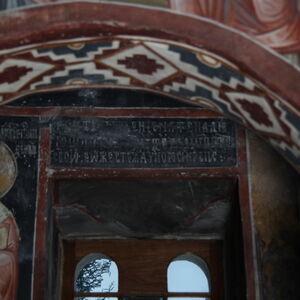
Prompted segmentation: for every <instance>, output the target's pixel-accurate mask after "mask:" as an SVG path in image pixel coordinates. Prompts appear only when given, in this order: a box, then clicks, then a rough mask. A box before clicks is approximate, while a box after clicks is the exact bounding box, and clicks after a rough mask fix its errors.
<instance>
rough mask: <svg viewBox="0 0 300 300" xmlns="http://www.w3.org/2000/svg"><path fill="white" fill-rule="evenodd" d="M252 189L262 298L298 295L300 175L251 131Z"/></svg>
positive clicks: (292, 298)
mask: <svg viewBox="0 0 300 300" xmlns="http://www.w3.org/2000/svg"><path fill="white" fill-rule="evenodd" d="M249 142H250V153H251V160H250V170H251V193H252V201H253V209H254V220H255V226H256V238H257V250H258V269H259V275H260V284H261V288H262V290H261V294H262V299H266V300H267V299H272V300H277V299H278V300H282V299H289V300H296V299H299V298H300V286H299V269H300V257H299V253H300V240H299V234H300V223H299V213H298V212H299V210H298V204H299V203H298V199H297V186H298V185H299V175H297V174H296V173H295V172H294V170H293V169H291V168H290V166H289V165H287V164H286V162H285V161H283V160H282V158H281V157H280V156H279V155H278V154H277V153H276V152H275V151H274V150H272V149H271V148H270V147H269V146H268V145H266V144H265V142H263V141H262V140H261V139H260V138H258V137H256V136H253V135H252V134H251V135H250V138H249Z"/></svg>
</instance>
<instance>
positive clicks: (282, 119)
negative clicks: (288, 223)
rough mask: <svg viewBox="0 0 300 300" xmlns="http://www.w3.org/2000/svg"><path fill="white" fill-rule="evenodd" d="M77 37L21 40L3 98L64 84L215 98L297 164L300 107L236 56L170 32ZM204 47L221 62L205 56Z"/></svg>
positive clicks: (9, 59)
mask: <svg viewBox="0 0 300 300" xmlns="http://www.w3.org/2000/svg"><path fill="white" fill-rule="evenodd" d="M76 42H78V41H77V40H76V39H72V40H66V41H64V42H59V43H53V45H48V46H47V48H45V45H37V46H35V47H30V48H28V50H26V49H25V50H24V49H18V48H15V49H11V50H10V53H9V54H7V53H6V54H5V56H4V57H2V58H1V57H0V59H1V60H0V61H1V62H2V63H0V72H1V73H0V75H1V77H0V102H2V104H7V103H9V102H11V101H13V100H14V99H16V98H20V97H22V96H24V95H28V94H31V93H37V92H39V91H40V92H46V91H52V90H57V89H59V90H63V89H65V88H67V89H70V88H73V89H81V88H86V87H89V86H90V87H93V88H95V87H96V88H97V87H98V88H102V87H105V86H111V85H115V86H116V87H122V88H124V87H128V88H135V87H136V88H144V89H147V90H152V91H155V92H159V93H163V94H165V95H168V96H171V97H176V98H177V99H182V100H184V101H188V102H191V103H194V104H197V105H200V106H201V105H202V103H204V104H205V103H206V104H208V105H211V107H212V109H215V110H216V111H217V112H219V113H222V114H224V115H225V116H227V117H229V118H230V119H232V120H234V121H237V122H239V123H241V124H242V125H244V126H246V127H248V128H251V129H254V130H255V131H256V132H257V133H258V134H260V135H262V136H264V137H265V138H266V139H267V140H269V141H270V142H271V143H272V144H273V145H274V146H275V147H276V148H277V149H278V150H279V151H281V152H282V153H283V154H284V155H285V156H286V157H287V158H288V159H289V160H290V161H291V162H292V163H293V164H294V165H296V166H297V165H300V134H299V131H300V130H299V128H297V126H298V125H297V124H295V122H292V121H291V120H295V116H294V113H292V112H291V110H289V109H288V108H287V106H286V103H285V101H284V100H283V99H281V98H280V97H279V96H277V95H276V94H275V93H273V92H271V91H269V90H268V89H267V88H266V87H265V86H264V85H263V84H260V83H259V82H258V81H257V80H254V79H253V78H251V77H250V76H246V75H245V74H243V72H241V71H240V70H239V68H238V67H237V66H236V65H235V64H233V63H232V62H230V61H228V60H226V59H223V58H222V57H220V56H217V55H215V54H214V53H211V52H209V51H207V50H205V49H196V48H191V47H189V46H188V45H185V44H180V43H175V42H172V41H168V40H159V39H151V38H147V40H144V38H141V37H130V38H129V37H120V38H112V39H111V40H108V39H107V38H106V39H103V40H101V39H95V40H91V39H89V40H86V41H83V40H82V39H81V40H80V43H81V44H83V46H82V47H79V48H78V49H77V48H74V47H68V45H69V44H74V43H76ZM79 51H81V52H79ZM84 51H85V52H84ZM201 55H205V57H210V58H211V60H213V61H216V62H218V64H215V65H213V66H212V65H211V64H209V63H205V61H203V60H202V61H201V60H199V57H201ZM14 62H15V65H14ZM29 71H30V72H29ZM1 91H2V94H1ZM3 91H4V92H3ZM288 116H294V117H293V118H288ZM296 120H299V119H298V117H297V118H296ZM295 132H296V134H295ZM297 133H298V134H297Z"/></svg>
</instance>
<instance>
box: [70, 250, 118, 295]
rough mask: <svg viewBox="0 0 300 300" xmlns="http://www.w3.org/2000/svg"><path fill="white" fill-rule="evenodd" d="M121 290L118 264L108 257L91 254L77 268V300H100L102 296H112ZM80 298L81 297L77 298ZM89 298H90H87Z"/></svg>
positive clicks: (75, 292)
mask: <svg viewBox="0 0 300 300" xmlns="http://www.w3.org/2000/svg"><path fill="white" fill-rule="evenodd" d="M118 289H119V271H118V266H117V264H116V263H115V262H114V261H113V260H112V259H111V258H110V257H108V256H107V255H105V254H102V253H91V254H89V255H87V256H85V257H83V258H82V259H81V260H80V261H79V262H78V264H77V265H76V268H75V276H74V295H75V296H76V298H75V299H76V300H83V299H98V298H90V296H95V297H98V296H100V295H101V294H102V295H104V294H105V295H106V294H109V295H111V297H110V299H111V300H112V299H117V298H113V297H114V294H115V293H117V292H118ZM77 296H80V297H77ZM86 297H88V298H86Z"/></svg>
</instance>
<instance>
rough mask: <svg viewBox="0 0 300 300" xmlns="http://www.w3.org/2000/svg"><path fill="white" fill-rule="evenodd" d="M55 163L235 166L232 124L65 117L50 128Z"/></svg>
mask: <svg viewBox="0 0 300 300" xmlns="http://www.w3.org/2000/svg"><path fill="white" fill-rule="evenodd" d="M52 136H53V139H52V165H53V166H60V167H103V168H173V167H176V168H177V167H209V166H232V165H234V164H235V163H236V150H235V148H236V147H235V128H234V124H233V123H231V122H230V121H228V120H226V119H222V118H215V119H184V118H176V119H175V118H156V119H153V118H110V119H107V118H84V119H82V118H81V119H71V118H64V119H60V120H57V121H55V122H54V123H53V124H52Z"/></svg>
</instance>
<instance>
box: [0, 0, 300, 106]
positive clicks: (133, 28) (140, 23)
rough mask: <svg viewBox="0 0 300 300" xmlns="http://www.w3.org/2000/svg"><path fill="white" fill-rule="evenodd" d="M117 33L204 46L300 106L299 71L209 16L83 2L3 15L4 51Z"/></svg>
mask: <svg viewBox="0 0 300 300" xmlns="http://www.w3.org/2000/svg"><path fill="white" fill-rule="evenodd" d="M124 10H126V14H125V13H124ZM187 32H188V35H187ZM112 35H138V36H144V37H157V38H162V39H168V40H172V41H178V42H183V43H186V44H188V45H195V46H197V47H205V48H206V49H208V50H211V51H213V52H215V53H217V54H219V55H221V56H223V57H225V58H227V59H229V60H230V61H232V62H234V63H236V64H238V65H239V66H240V67H241V69H242V70H243V71H244V72H246V73H248V74H250V75H251V76H253V77H254V78H256V79H258V80H259V81H260V82H262V83H264V84H265V85H266V86H267V87H268V88H270V89H271V90H273V91H275V92H277V93H278V94H279V95H280V96H282V97H283V98H284V99H285V100H286V101H288V102H289V103H290V104H291V105H292V106H294V107H295V108H296V109H297V110H299V109H300V101H299V94H300V85H299V82H300V72H299V71H298V70H296V69H295V68H294V67H293V66H292V65H289V64H288V63H286V62H285V61H284V60H283V59H281V58H280V57H279V55H276V53H275V52H274V51H271V50H269V49H267V48H266V47H265V46H263V44H260V43H258V42H256V41H255V40H254V39H253V38H250V37H248V36H247V35H245V34H242V33H240V32H238V31H236V30H233V29H230V28H229V27H226V26H224V25H222V24H219V23H217V22H214V21H211V20H208V19H205V18H201V17H196V16H192V15H185V14H181V13H176V12H173V11H171V10H164V9H154V8H145V7H137V6H127V5H123V4H108V3H94V2H80V1H78V2H72V3H70V2H69V3H58V4H49V5H42V6H34V7H30V8H25V9H20V10H16V11H7V12H5V13H1V22H0V49H9V48H13V47H17V46H24V45H30V44H33V43H44V42H49V41H51V40H52V41H53V40H66V39H69V38H76V37H89V36H93V37H95V36H101V37H105V36H109V37H111V36H112ZM220 41H222V42H220Z"/></svg>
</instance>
